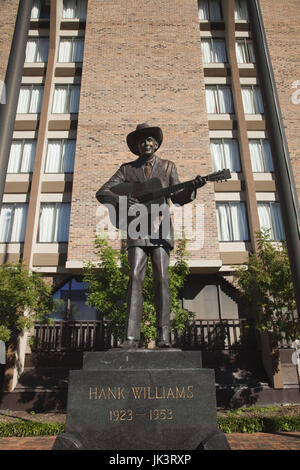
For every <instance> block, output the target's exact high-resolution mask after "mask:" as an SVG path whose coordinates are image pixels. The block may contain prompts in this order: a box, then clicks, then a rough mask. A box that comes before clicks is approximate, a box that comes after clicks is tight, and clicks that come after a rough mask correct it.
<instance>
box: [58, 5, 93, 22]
mask: <svg viewBox="0 0 300 470" xmlns="http://www.w3.org/2000/svg"><path fill="white" fill-rule="evenodd" d="M73 1H74V4H75V5H74V12H75V13H74V16H73V17H72V18H66V17H64V10H65V8H64V6H65V2H64V0H63V1H62V10H61V19H62V21H65V20H81V21H83V20H86V16H87V6H88V5H87V0H83V1H85V3H86V8H85V16H82V17H81V16H78V15H77V11H78V2H79V1H80V0H73Z"/></svg>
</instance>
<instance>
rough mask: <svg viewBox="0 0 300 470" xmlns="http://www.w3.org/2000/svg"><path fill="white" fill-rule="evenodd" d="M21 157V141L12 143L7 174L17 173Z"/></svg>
mask: <svg viewBox="0 0 300 470" xmlns="http://www.w3.org/2000/svg"><path fill="white" fill-rule="evenodd" d="M21 157H22V141H20V142H17V141H15V142H13V143H12V144H11V148H10V155H9V162H8V168H7V173H19V170H20V166H21Z"/></svg>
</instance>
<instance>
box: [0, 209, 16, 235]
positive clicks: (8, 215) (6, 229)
mask: <svg viewBox="0 0 300 470" xmlns="http://www.w3.org/2000/svg"><path fill="white" fill-rule="evenodd" d="M13 213H14V206H13V204H3V205H2V207H1V213H0V243H8V242H9V241H10V232H11V227H12V221H13Z"/></svg>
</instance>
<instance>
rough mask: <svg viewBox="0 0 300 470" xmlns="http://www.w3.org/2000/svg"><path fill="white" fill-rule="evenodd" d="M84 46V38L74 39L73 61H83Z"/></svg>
mask: <svg viewBox="0 0 300 470" xmlns="http://www.w3.org/2000/svg"><path fill="white" fill-rule="evenodd" d="M83 48H84V41H83V39H74V44H73V58H72V60H73V62H82V61H83Z"/></svg>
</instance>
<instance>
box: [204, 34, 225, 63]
mask: <svg viewBox="0 0 300 470" xmlns="http://www.w3.org/2000/svg"><path fill="white" fill-rule="evenodd" d="M201 48H202V55H203V62H204V63H205V64H211V63H220V62H221V63H225V62H227V61H228V60H227V53H226V44H225V40H224V39H212V38H208V39H202V40H201Z"/></svg>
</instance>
